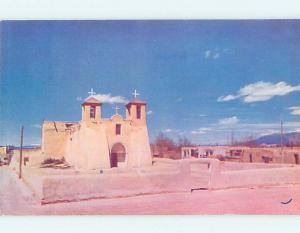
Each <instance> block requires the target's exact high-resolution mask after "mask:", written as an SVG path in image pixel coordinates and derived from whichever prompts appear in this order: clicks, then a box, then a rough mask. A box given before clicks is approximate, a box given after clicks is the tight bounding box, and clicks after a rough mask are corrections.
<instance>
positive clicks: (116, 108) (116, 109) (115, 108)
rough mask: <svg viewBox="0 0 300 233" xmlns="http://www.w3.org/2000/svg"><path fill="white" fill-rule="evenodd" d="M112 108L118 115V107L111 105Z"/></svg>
mask: <svg viewBox="0 0 300 233" xmlns="http://www.w3.org/2000/svg"><path fill="white" fill-rule="evenodd" d="M113 109H114V110H115V111H116V115H118V114H119V113H118V110H119V109H120V108H119V107H118V106H115V107H113Z"/></svg>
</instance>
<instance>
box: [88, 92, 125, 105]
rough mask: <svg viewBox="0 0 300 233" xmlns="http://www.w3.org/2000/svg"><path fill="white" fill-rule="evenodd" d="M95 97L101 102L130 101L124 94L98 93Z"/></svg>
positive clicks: (122, 102)
mask: <svg viewBox="0 0 300 233" xmlns="http://www.w3.org/2000/svg"><path fill="white" fill-rule="evenodd" d="M93 97H94V98H96V99H97V100H99V101H100V102H101V103H109V104H125V103H127V102H128V100H127V99H126V98H125V97H123V96H111V94H96V95H93Z"/></svg>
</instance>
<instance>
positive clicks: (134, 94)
mask: <svg viewBox="0 0 300 233" xmlns="http://www.w3.org/2000/svg"><path fill="white" fill-rule="evenodd" d="M132 95H133V96H134V98H135V99H136V97H137V96H138V95H140V94H139V93H137V92H136V90H134V92H133V93H132Z"/></svg>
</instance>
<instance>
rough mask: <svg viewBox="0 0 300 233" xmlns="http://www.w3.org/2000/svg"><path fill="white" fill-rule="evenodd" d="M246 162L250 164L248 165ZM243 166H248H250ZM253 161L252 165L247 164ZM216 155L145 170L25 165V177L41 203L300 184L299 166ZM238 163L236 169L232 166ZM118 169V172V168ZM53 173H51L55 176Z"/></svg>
mask: <svg viewBox="0 0 300 233" xmlns="http://www.w3.org/2000/svg"><path fill="white" fill-rule="evenodd" d="M246 165H247V164H246ZM246 165H245V166H246ZM248 165H249V164H248ZM221 166H224V162H220V161H219V160H216V159H187V160H179V161H178V160H177V161H174V160H173V161H172V160H168V159H162V160H160V159H158V160H155V165H154V166H152V167H145V168H142V169H141V170H138V169H131V170H124V171H121V172H120V170H119V171H118V170H113V169H109V170H103V173H99V172H96V171H95V172H94V173H89V174H88V173H86V172H82V173H80V172H75V171H72V170H65V171H57V172H56V173H55V172H54V173H52V172H50V173H49V172H48V173H47V172H45V171H47V170H43V169H36V170H35V171H36V172H33V169H30V168H29V169H25V171H24V176H23V177H24V180H25V181H26V183H27V184H29V185H30V187H31V188H32V189H33V190H34V191H35V192H36V193H37V196H38V197H39V198H40V200H41V203H44V204H45V203H53V202H59V201H77V200H83V199H91V198H116V197H127V196H136V195H142V194H157V193H165V192H191V190H192V189H225V188H240V187H257V186H270V185H286V184H299V183H300V166H292V167H291V166H284V167H280V166H279V167H278V166H275V165H273V164H272V165H271V166H269V165H267V164H266V165H264V167H262V165H261V164H259V165H256V164H251V165H249V166H246V167H245V168H243V167H241V166H240V163H231V164H230V165H228V166H230V167H231V170H222V169H221ZM234 166H236V168H235V169H232V167H234ZM115 171H116V172H115ZM51 173H52V174H51Z"/></svg>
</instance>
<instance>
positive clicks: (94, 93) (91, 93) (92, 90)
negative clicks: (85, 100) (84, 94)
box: [88, 88, 96, 95]
mask: <svg viewBox="0 0 300 233" xmlns="http://www.w3.org/2000/svg"><path fill="white" fill-rule="evenodd" d="M88 94H90V95H96V92H94V89H93V88H91V90H90V91H89V92H88Z"/></svg>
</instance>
